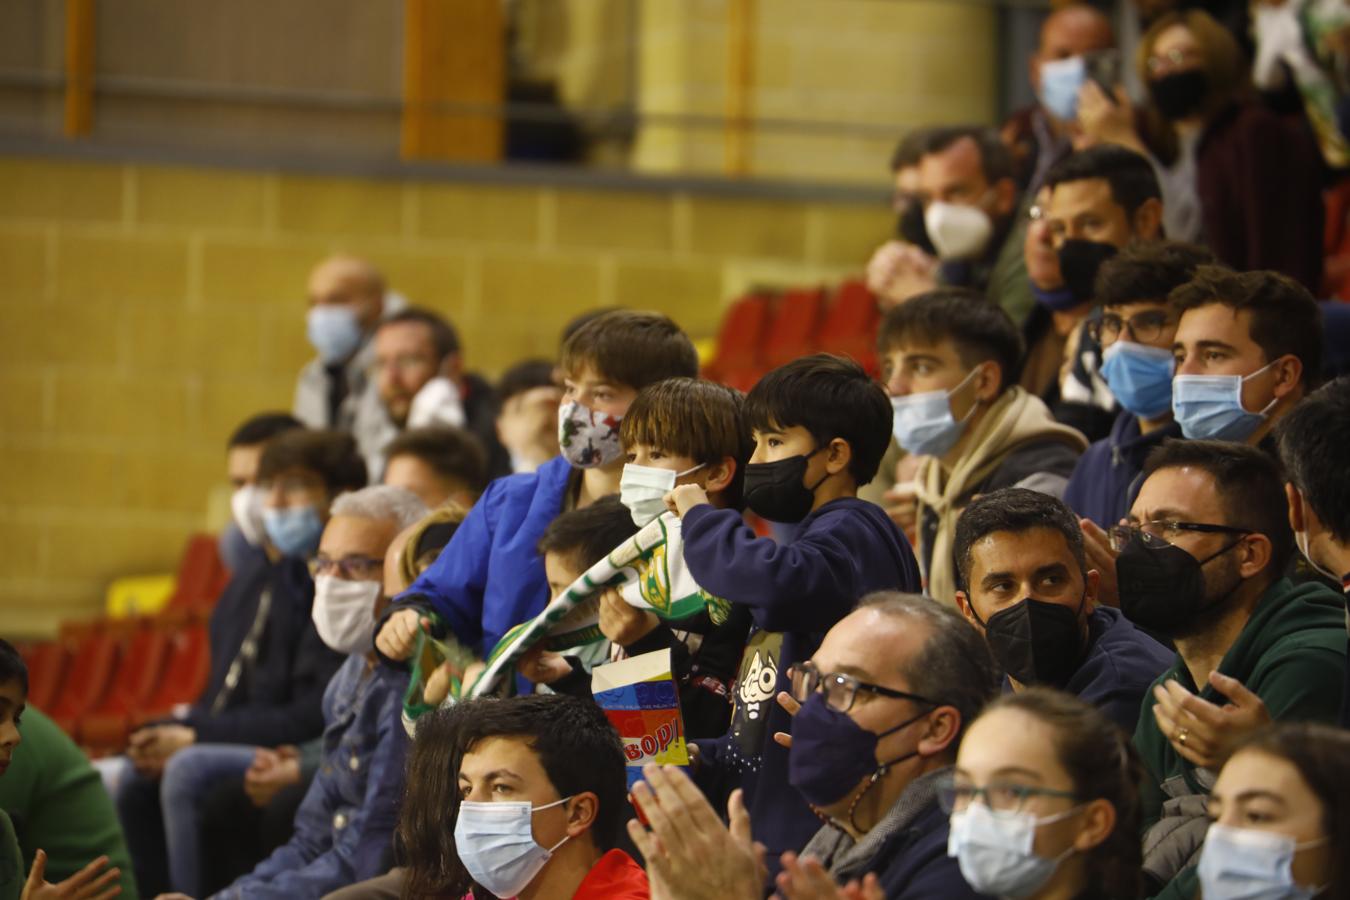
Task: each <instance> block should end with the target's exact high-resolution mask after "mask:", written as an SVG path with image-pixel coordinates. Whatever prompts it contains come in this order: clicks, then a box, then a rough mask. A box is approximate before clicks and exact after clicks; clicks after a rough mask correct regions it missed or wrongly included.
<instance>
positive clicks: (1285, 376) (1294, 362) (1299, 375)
mask: <svg viewBox="0 0 1350 900" xmlns="http://www.w3.org/2000/svg"><path fill="white" fill-rule="evenodd" d="M1271 368H1272V369H1273V370H1274V371H1275V387H1274V393H1275V398H1276V399H1277V400H1282V399H1284V398H1285V397H1288V396H1289V395H1290V394H1292V393H1293V392H1294V391H1295V390H1297V389H1298V388H1299V386H1300V385H1301V384H1302V383H1303V360H1301V359H1299V358H1298V357H1297V356H1294V355H1293V354H1292V353H1290V354H1287V355H1285V356H1282V357H1280V358H1279V359H1278V360H1276V362H1275V365H1274V366H1272V367H1271Z"/></svg>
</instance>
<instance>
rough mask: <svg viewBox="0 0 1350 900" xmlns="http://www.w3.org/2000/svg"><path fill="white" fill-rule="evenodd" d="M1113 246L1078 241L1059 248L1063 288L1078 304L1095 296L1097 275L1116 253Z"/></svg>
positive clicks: (1066, 243) (1065, 243)
mask: <svg viewBox="0 0 1350 900" xmlns="http://www.w3.org/2000/svg"><path fill="white" fill-rule="evenodd" d="M1118 252H1119V251H1118V249H1117V248H1116V245H1115V244H1103V243H1100V242H1098V241H1083V240H1078V239H1076V238H1075V239H1073V240H1068V241H1065V242H1064V246H1062V247H1060V248H1059V254H1058V256H1059V274H1060V275H1061V276H1062V277H1063V278H1064V287H1065V288H1067V289H1068V291H1069V293H1070V294H1072V295H1073V299H1074V300H1076V301H1078V302H1079V303H1087V302H1089V301H1090V300H1092V298H1093V297H1094V296H1095V295H1096V293H1097V291H1096V284H1097V273H1098V272H1099V271H1101V268H1102V263H1104V262H1106V261H1107V260H1108V259H1110V258H1111V257H1113V256H1115V255H1116V253H1118Z"/></svg>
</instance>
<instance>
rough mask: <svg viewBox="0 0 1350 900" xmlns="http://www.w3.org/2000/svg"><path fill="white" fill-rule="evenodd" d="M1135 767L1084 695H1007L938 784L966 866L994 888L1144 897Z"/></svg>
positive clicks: (987, 890) (1031, 896) (987, 891)
mask: <svg viewBox="0 0 1350 900" xmlns="http://www.w3.org/2000/svg"><path fill="white" fill-rule="evenodd" d="M1139 775H1140V767H1139V759H1138V757H1137V756H1136V755H1135V754H1134V751H1133V750H1132V749H1131V747H1130V743H1129V739H1128V738H1127V737H1126V736H1125V734H1124V733H1122V732H1121V731H1120V730H1119V729H1117V728H1115V727H1113V725H1112V723H1111V721H1110V720H1109V719H1107V718H1106V717H1105V716H1103V715H1102V714H1101V713H1099V712H1098V711H1097V710H1095V709H1093V708H1092V707H1091V706H1089V705H1087V704H1086V703H1083V702H1081V701H1078V700H1074V699H1073V698H1071V697H1068V696H1066V695H1064V694H1062V693H1060V692H1059V691H1051V690H1046V689H1044V688H1032V689H1030V690H1027V691H1022V692H1018V693H1016V694H1011V695H1004V696H1003V697H1000V698H999V699H998V700H995V701H994V702H993V703H991V704H990V705H989V706H988V707H986V708H985V710H984V712H983V713H981V714H980V717H979V718H978V719H976V720H975V721H974V722H973V723H972V724H971V726H970V728H969V729H968V731H967V734H966V739H965V740H963V741H962V742H961V750H960V752H959V753H958V754H957V756H956V769H955V770H954V771H953V772H952V773H951V774H950V775H949V776H947V778H948V779H949V780H944V783H943V784H942V785H941V787H940V788H939V796H940V798H941V799H942V801H943V806H944V807H945V808H946V809H948V810H949V811H950V812H951V814H952V819H951V834H952V836H951V853H952V855H953V856H955V857H957V859H959V860H960V863H961V874H962V875H964V876H965V878H966V881H967V882H968V883H969V884H970V885H971V887H973V888H974V889H975V890H977V891H979V892H980V894H981V895H988V896H997V897H1023V898H1026V900H1055V898H1060V897H1118V898H1133V897H1138V896H1139V889H1140V877H1139V863H1140V859H1139V855H1140V854H1139V837H1138V835H1139V793H1138V791H1139ZM1205 896H1206V897H1208V896H1210V895H1209V894H1206V895H1205ZM1217 896H1222V895H1217Z"/></svg>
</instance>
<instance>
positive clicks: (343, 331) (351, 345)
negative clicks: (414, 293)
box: [294, 255, 403, 429]
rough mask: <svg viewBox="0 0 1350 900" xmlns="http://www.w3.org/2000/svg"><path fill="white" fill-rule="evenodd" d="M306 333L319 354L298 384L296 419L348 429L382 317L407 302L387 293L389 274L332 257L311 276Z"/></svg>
mask: <svg viewBox="0 0 1350 900" xmlns="http://www.w3.org/2000/svg"><path fill="white" fill-rule="evenodd" d="M308 294H309V312H308V314H307V315H306V317H305V333H306V334H307V336H308V337H309V343H310V346H312V347H313V348H314V350H315V352H316V353H317V354H318V356H317V357H316V358H315V359H313V360H311V361H310V362H308V363H306V364H305V367H304V368H303V369H301V370H300V376H299V378H298V379H297V380H296V383H295V403H294V412H295V417H296V418H297V419H299V420H300V421H301V422H303V423H304V424H305V426H306V427H307V428H341V429H348V428H351V427H352V423H353V422H355V421H356V408H357V402H358V400H359V399H360V398H361V395H362V394H364V393H365V390H366V370H367V369H369V368H370V364H371V362H372V360H373V352H372V347H371V341H370V339H371V337H372V336H373V335H374V333H375V326H376V325H378V324H379V322H380V317H381V316H383V315H386V314H387V313H390V312H394V311H396V309H397V308H398V307H400V306H402V304H403V301H402V300H401V298H398V297H397V295H393V294H389V295H386V291H385V283H384V276H383V275H381V274H380V272H379V270H377V269H376V268H375V267H374V266H372V265H371V264H370V263H368V262H366V261H365V260H363V259H357V258H356V257H353V256H340V255H339V256H330V257H329V258H327V259H325V260H323V261H322V262H320V263H319V264H318V265H317V266H315V267H314V270H313V271H312V272H310V275H309V287H308Z"/></svg>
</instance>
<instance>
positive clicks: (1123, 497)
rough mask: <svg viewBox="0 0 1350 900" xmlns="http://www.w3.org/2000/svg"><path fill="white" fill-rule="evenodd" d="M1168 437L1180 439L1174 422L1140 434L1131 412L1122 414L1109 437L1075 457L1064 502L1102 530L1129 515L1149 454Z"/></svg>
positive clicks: (1177, 426) (1135, 419) (1091, 445)
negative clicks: (1074, 465)
mask: <svg viewBox="0 0 1350 900" xmlns="http://www.w3.org/2000/svg"><path fill="white" fill-rule="evenodd" d="M1170 437H1181V426H1180V425H1178V424H1177V423H1176V422H1168V423H1167V424H1166V425H1165V426H1163V427H1162V428H1156V429H1154V430H1153V431H1150V432H1149V433H1148V434H1141V433H1140V431H1139V420H1138V419H1137V418H1136V417H1135V415H1134V413H1131V412H1129V411H1128V410H1124V411H1122V412H1121V413H1120V415H1118V416H1116V421H1115V423H1114V424H1112V426H1111V434H1110V436H1109V437H1104V438H1102V439H1101V440H1099V441H1093V442H1092V443H1091V444H1090V445H1089V446H1088V448H1087V450H1086V451H1085V452H1084V453H1083V455H1082V456H1080V457H1079V458H1078V465H1077V466H1076V467H1074V470H1073V474H1072V475H1071V476H1069V484H1068V486H1067V487H1066V488H1065V489H1064V502H1065V503H1067V504H1068V505H1069V508H1070V509H1072V510H1073V511H1074V512H1076V513H1077V514H1078V515H1079V516H1081V517H1082V518H1084V519H1091V520H1092V521H1093V522H1095V523H1096V524H1097V525H1099V526H1100V527H1102V528H1110V527H1111V526H1112V525H1115V524H1116V523H1117V522H1119V521H1120V520H1121V518H1122V517H1123V516H1127V515H1129V513H1130V503H1131V502H1133V500H1134V495H1135V494H1136V493H1138V490H1139V488H1138V485H1136V484H1135V481H1136V480H1137V479H1138V478H1139V475H1140V474H1141V473H1142V472H1143V471H1144V460H1145V459H1147V458H1148V454H1149V451H1150V450H1152V449H1153V448H1154V447H1156V446H1158V445H1159V444H1161V443H1162V442H1163V441H1164V440H1166V439H1167V438H1170Z"/></svg>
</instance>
